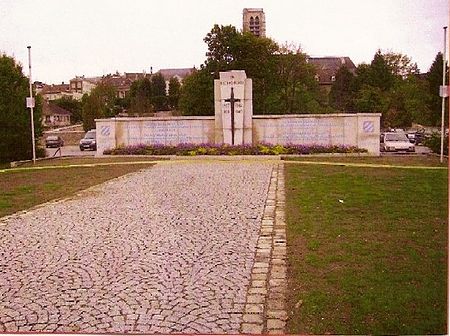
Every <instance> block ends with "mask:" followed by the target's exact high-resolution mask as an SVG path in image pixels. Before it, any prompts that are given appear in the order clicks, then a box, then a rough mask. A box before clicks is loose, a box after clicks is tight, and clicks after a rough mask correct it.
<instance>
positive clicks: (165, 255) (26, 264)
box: [0, 162, 285, 333]
mask: <svg viewBox="0 0 450 336" xmlns="http://www.w3.org/2000/svg"><path fill="white" fill-rule="evenodd" d="M279 166H280V167H281V165H279ZM274 167H275V170H273V168H274ZM276 167H277V165H276V164H275V165H274V164H273V163H264V162H255V163H248V162H209V163H201V162H195V163H178V164H159V165H157V166H155V167H153V168H151V169H147V170H144V171H141V172H139V173H134V174H130V175H127V176H124V177H122V178H118V179H115V180H113V181H109V182H107V183H105V184H102V185H100V186H97V187H94V188H91V189H88V190H87V191H85V192H82V193H81V195H79V196H78V197H74V198H73V199H70V200H64V201H61V202H56V203H49V204H46V205H45V206H42V207H39V208H36V209H33V210H31V211H29V212H26V213H19V214H16V215H13V216H10V217H8V218H6V219H3V220H1V221H0V332H2V331H3V332H5V331H9V332H14V331H49V332H108V333H112V332H121V333H122V332H134V333H176V332H179V333H239V332H247V330H246V329H245V328H247V327H245V323H247V322H249V323H247V324H250V325H252V326H253V327H254V326H255V325H258V323H259V322H258V321H260V320H262V321H263V322H262V323H264V324H263V325H262V327H261V328H260V329H261V330H260V332H262V331H263V330H264V331H272V332H279V331H282V330H283V328H284V320H285V319H284V315H283V309H282V305H283V298H282V297H280V296H279V295H278V294H277V293H278V292H277V291H279V290H280V289H281V290H283V286H282V284H283V279H281V280H280V279H278V278H276V277H277V276H279V275H280V274H281V275H283V272H285V270H284V271H283V269H282V268H280V267H282V266H283V265H284V256H283V246H284V251H285V236H283V232H282V231H277V221H276V220H275V218H279V219H280V221H279V222H278V223H281V224H282V222H283V216H282V214H281V212H280V211H281V210H276V209H278V208H276V207H275V202H277V204H279V205H280V204H281V205H282V203H283V200H282V196H280V201H279V202H278V201H276V199H277V198H276V197H275V196H276V190H278V193H280V190H282V188H280V187H279V186H280V185H282V182H278V188H277V187H276V186H275V187H273V186H274V183H275V184H276V183H277V181H282V179H278V175H279V174H282V173H280V171H281V172H282V169H281V168H276ZM271 180H272V183H271ZM280 183H281V184H280ZM269 185H270V186H271V189H270V191H269ZM274 191H275V194H274ZM268 195H269V197H267V196H268ZM274 195H275V196H274ZM280 195H281V194H280ZM263 219H264V220H263ZM270 219H273V226H274V229H273V230H272V231H271V232H272V233H271V237H272V238H271V239H272V240H271V241H272V243H271V244H270V245H271V247H270V249H269V250H270V253H269V255H270V258H269V259H265V260H263V261H261V260H260V259H258V258H259V257H258V249H259V248H260V247H261V246H260V244H261V242H262V240H264V239H265V237H264V236H265V234H266V233H267V223H268V222H267V220H270ZM265 224H266V225H265ZM278 229H279V227H278ZM283 237H284V238H283ZM261 238H263V239H262V240H261ZM283 239H284V245H283ZM255 257H256V258H257V259H256V262H255ZM274 258H275V259H274ZM272 261H273V262H272ZM256 268H259V269H261V270H263V271H264V272H266V273H265V274H266V275H267V276H266V279H265V280H264V282H263V283H261V285H263V286H262V287H264V288H263V289H264V290H265V292H264V293H258V294H259V296H258V295H257V296H255V295H252V294H254V293H252V289H254V286H253V285H254V284H255V283H256V282H257V280H256V279H255V276H256V277H258V275H256V273H255V269H256ZM258 272H259V271H258ZM273 274H276V276H275V278H274V277H273ZM277 284H278V285H277ZM273 285H277V288H275V290H273V288H272V287H273ZM274 295H275V296H274ZM261 297H263V298H264V300H263V301H262V302H261V303H259V301H258V302H255V304H256V305H258V304H259V305H260V306H255V307H260V308H261V309H262V312H264V314H260V315H258V314H259V313H257V314H252V313H251V312H248V311H247V310H248V309H249V306H248V305H249V303H252V300H260V298H261ZM274 297H275V301H273V300H272V301H273V302H275V303H273V302H272V301H270V300H271V298H274ZM266 300H267V301H266ZM271 302H272V303H271ZM276 302H278V303H276ZM271 304H272V305H275V306H276V307H279V308H280V309H278V308H277V309H276V311H275V312H274V309H275V308H276V307H275V306H274V307H275V308H274V309H271V308H270V307H269V306H268V305H271ZM246 309H247V310H246ZM256 309H259V308H256ZM274 314H275V315H274ZM284 314H285V313H284ZM244 319H245V321H244ZM249 319H250V321H249ZM255 320H258V321H256V322H255ZM255 323H256V324H255Z"/></svg>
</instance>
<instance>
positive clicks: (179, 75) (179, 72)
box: [158, 67, 195, 94]
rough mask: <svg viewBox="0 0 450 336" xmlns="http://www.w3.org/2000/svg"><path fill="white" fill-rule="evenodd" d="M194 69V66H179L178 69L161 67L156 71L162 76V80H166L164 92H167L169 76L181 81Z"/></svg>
mask: <svg viewBox="0 0 450 336" xmlns="http://www.w3.org/2000/svg"><path fill="white" fill-rule="evenodd" d="M194 71H195V67H194V68H179V69H161V70H159V71H158V72H159V73H160V74H161V75H162V76H163V78H164V81H165V82H166V94H168V93H169V82H170V79H171V78H176V79H177V80H178V81H179V82H180V83H183V80H184V79H185V78H186V77H187V76H189V75H191V74H192V73H193V72H194Z"/></svg>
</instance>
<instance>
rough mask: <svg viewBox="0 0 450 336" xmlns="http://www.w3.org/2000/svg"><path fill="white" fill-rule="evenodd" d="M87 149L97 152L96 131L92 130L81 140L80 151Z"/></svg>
mask: <svg viewBox="0 0 450 336" xmlns="http://www.w3.org/2000/svg"><path fill="white" fill-rule="evenodd" d="M85 149H91V150H97V136H96V131H95V129H94V130H90V131H88V132H87V133H86V134H85V135H84V138H83V139H81V140H80V150H82V151H84V150H85Z"/></svg>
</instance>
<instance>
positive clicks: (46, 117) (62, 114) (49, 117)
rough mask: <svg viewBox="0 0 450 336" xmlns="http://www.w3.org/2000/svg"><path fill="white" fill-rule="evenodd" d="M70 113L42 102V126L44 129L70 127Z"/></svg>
mask: <svg viewBox="0 0 450 336" xmlns="http://www.w3.org/2000/svg"><path fill="white" fill-rule="evenodd" d="M71 115H72V113H71V112H70V111H67V110H66V109H63V108H62V107H59V106H58V105H55V104H52V103H50V102H48V101H46V100H44V103H43V106H42V125H43V126H45V127H61V126H69V125H70V117H71Z"/></svg>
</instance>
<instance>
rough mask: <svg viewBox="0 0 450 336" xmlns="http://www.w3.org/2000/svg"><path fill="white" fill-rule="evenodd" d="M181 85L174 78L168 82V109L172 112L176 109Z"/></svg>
mask: <svg viewBox="0 0 450 336" xmlns="http://www.w3.org/2000/svg"><path fill="white" fill-rule="evenodd" d="M180 91H181V83H180V82H179V80H178V79H177V78H176V77H172V78H171V79H170V81H169V97H168V99H169V107H170V109H172V110H177V109H178V100H179V99H180Z"/></svg>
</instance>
